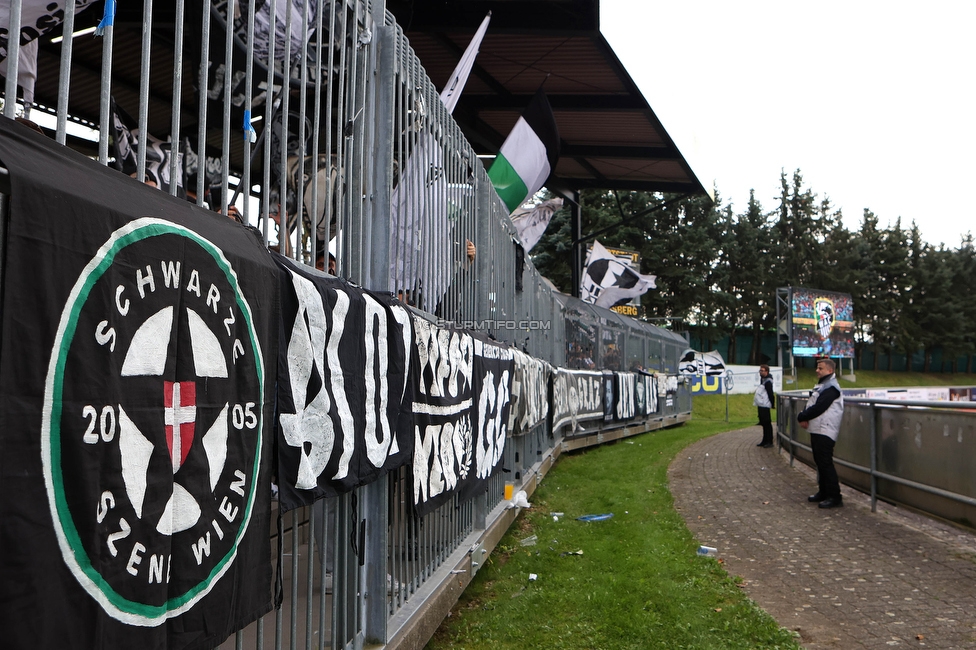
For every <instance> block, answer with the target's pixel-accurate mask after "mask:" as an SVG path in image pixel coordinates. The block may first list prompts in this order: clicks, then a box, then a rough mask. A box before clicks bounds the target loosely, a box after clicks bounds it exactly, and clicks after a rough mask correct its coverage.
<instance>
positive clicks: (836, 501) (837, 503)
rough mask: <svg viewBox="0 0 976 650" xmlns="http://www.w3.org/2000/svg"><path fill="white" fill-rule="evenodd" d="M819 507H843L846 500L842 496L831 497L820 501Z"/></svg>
mask: <svg viewBox="0 0 976 650" xmlns="http://www.w3.org/2000/svg"><path fill="white" fill-rule="evenodd" d="M817 507H818V508H842V507H844V500H843V499H841V498H840V497H832V498H830V499H824V500H823V501H821V502H820V505H819V506H817Z"/></svg>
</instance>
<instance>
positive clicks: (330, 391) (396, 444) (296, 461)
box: [275, 255, 413, 511]
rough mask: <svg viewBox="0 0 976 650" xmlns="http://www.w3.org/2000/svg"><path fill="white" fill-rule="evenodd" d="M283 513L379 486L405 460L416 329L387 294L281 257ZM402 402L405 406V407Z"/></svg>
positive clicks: (407, 456)
mask: <svg viewBox="0 0 976 650" xmlns="http://www.w3.org/2000/svg"><path fill="white" fill-rule="evenodd" d="M275 260H276V261H277V263H278V266H279V268H280V269H281V272H280V276H279V277H280V279H281V310H282V311H281V319H282V335H281V352H280V354H279V357H278V359H279V361H278V411H279V414H278V480H279V493H278V499H279V507H280V508H281V510H282V511H287V510H290V509H292V508H296V507H299V506H302V505H306V504H310V503H312V502H313V501H315V500H316V499H318V498H321V497H327V496H335V495H336V494H338V493H340V492H348V491H350V490H352V489H353V488H355V487H357V486H360V485H364V484H366V483H369V482H371V481H374V480H376V478H377V477H378V476H380V475H381V474H382V473H384V472H388V471H389V470H391V469H394V468H396V467H399V466H401V465H403V464H405V463H407V462H408V461H409V460H410V457H411V453H412V451H413V431H412V428H411V420H410V415H411V413H410V398H411V395H412V384H411V382H410V381H409V376H410V367H411V353H412V344H413V331H412V325H411V316H410V314H409V312H408V311H407V309H406V308H405V307H404V306H403V305H402V304H400V303H399V302H397V301H396V300H394V299H393V297H392V296H390V295H381V294H375V293H371V292H368V291H364V290H362V289H360V288H358V287H356V286H354V285H351V284H349V283H347V282H345V281H344V280H340V279H338V278H335V277H332V276H330V275H326V274H325V273H321V272H319V271H316V270H314V269H312V268H309V267H307V266H304V265H302V264H299V263H297V262H295V261H294V260H290V259H288V258H285V257H283V256H280V255H275ZM401 406H403V408H401Z"/></svg>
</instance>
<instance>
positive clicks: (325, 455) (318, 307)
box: [194, 273, 348, 564]
mask: <svg viewBox="0 0 976 650" xmlns="http://www.w3.org/2000/svg"><path fill="white" fill-rule="evenodd" d="M291 279H292V285H293V286H294V288H295V295H296V296H297V297H298V313H297V314H296V315H295V323H294V325H293V326H292V332H291V337H290V338H289V340H288V352H287V359H288V375H289V377H290V379H291V393H292V398H293V400H294V404H295V413H282V414H281V417H280V422H281V430H282V434H283V435H284V438H285V442H286V443H288V444H289V445H291V446H292V447H297V448H298V449H300V450H301V458H300V460H299V466H298V478H297V480H296V482H295V487H297V488H299V489H302V490H310V489H312V488H314V487H315V486H316V485H317V484H318V477H319V475H320V474H321V473H322V471H323V470H324V469H325V467H326V465H327V464H328V462H329V458H330V457H331V456H332V449H333V447H334V446H335V430H334V428H333V426H332V418H330V417H329V410H330V409H331V407H332V401H331V400H330V399H329V392H328V391H327V390H325V386H324V382H323V385H322V387H321V388H320V389H319V391H318V392H317V393H316V394H315V395H314V396H313V397H312V399H311V401H309V400H308V399H307V398H308V395H307V390H308V382H309V378H310V377H311V376H312V371H313V369H318V372H319V373H322V372H323V371H324V368H325V346H326V341H325V337H326V331H325V324H326V320H325V308H324V306H323V304H322V298H321V296H320V295H319V293H318V291H316V289H315V285H314V284H312V282H310V281H309V280H306V279H305V278H303V277H300V276H299V275H297V274H295V273H292V274H291ZM347 300H348V299H347ZM306 317H307V322H308V323H310V324H313V325H312V327H311V328H309V327H308V325H307V324H306ZM207 535H208V545H209V533H207ZM200 546H201V547H202V546H203V540H202V539H201V544H200ZM194 553H197V550H196V547H194ZM208 555H209V553H208ZM198 557H199V556H198ZM197 563H198V564H199V563H200V560H199V559H198V560H197Z"/></svg>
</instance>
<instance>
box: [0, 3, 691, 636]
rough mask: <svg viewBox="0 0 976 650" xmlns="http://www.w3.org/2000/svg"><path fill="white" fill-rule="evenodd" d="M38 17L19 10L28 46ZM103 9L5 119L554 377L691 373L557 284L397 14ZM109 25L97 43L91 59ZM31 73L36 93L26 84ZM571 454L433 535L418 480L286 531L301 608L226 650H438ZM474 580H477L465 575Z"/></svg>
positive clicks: (13, 48) (404, 473)
mask: <svg viewBox="0 0 976 650" xmlns="http://www.w3.org/2000/svg"><path fill="white" fill-rule="evenodd" d="M41 4H42V5H43V4H44V3H41ZM158 4H159V3H157V5H158ZM36 5H38V3H36V2H29V1H28V0H12V1H11V2H10V11H9V21H10V26H11V28H12V29H10V33H12V34H16V33H19V32H20V29H19V28H18V26H19V25H21V24H22V19H23V18H24V14H23V11H24V8H25V7H28V8H31V7H36ZM105 6H106V7H108V8H110V9H112V10H114V7H115V3H114V2H106V3H105ZM102 7H103V5H102V3H95V4H90V5H84V6H83V7H82V10H84V12H85V13H83V14H78V15H76V3H74V2H68V3H67V5H66V6H65V7H64V9H63V28H62V29H60V30H59V29H55V31H54V32H52V33H50V34H46V35H42V36H41V37H40V38H39V39H36V40H35V42H34V45H27V46H25V47H21V45H20V41H19V40H18V39H16V38H12V39H10V40H9V42H8V43H7V54H8V56H7V58H6V61H4V62H3V63H2V64H0V68H2V69H3V71H4V73H5V76H6V85H5V98H9V99H11V100H12V99H13V98H15V97H18V98H19V101H5V102H4V108H3V112H4V115H5V116H6V117H8V118H15V117H19V118H25V119H29V120H31V121H33V122H36V123H38V124H40V125H41V126H42V127H46V128H49V129H50V130H51V131H53V132H54V137H55V139H56V140H57V142H58V143H60V144H66V145H70V146H72V147H73V148H76V149H79V150H81V151H83V152H86V153H90V154H91V155H92V156H93V157H96V158H97V160H98V161H100V162H101V163H102V164H105V165H112V166H115V167H116V168H118V169H119V170H120V173H128V174H130V175H132V176H133V177H134V178H136V179H137V180H139V181H140V182H150V183H153V184H156V185H157V186H158V187H159V188H160V190H161V191H167V192H169V193H170V194H172V195H174V196H185V197H186V198H187V200H189V201H192V202H195V203H196V204H197V205H200V206H207V207H209V208H210V209H212V210H214V211H217V212H220V213H223V214H225V215H228V216H233V212H234V211H235V209H236V211H237V212H239V217H238V218H239V219H240V220H241V221H242V222H243V223H245V224H248V225H250V226H254V227H256V228H258V229H259V230H260V231H261V232H262V233H263V235H264V238H265V242H266V244H268V245H269V246H272V247H277V248H278V249H279V250H280V251H281V252H283V253H284V254H286V255H289V256H291V257H293V258H295V259H298V260H301V261H303V262H305V263H307V264H310V265H313V264H316V263H317V262H318V263H320V264H321V265H322V266H326V265H327V263H328V262H327V259H326V258H327V256H328V253H329V252H331V253H333V254H334V255H335V258H336V274H337V275H339V276H342V277H345V278H347V279H349V280H351V281H353V282H357V283H359V284H361V285H363V286H366V287H369V288H371V289H376V290H386V291H392V292H395V293H396V294H397V295H398V296H399V297H400V298H401V299H402V300H403V301H404V302H406V303H408V304H410V305H412V306H414V307H415V308H416V309H417V312H418V314H421V315H423V316H424V317H427V318H431V319H443V320H447V321H453V322H455V323H460V324H462V325H465V326H467V327H470V328H474V329H481V330H484V331H485V332H486V333H488V334H489V335H491V336H493V337H495V338H496V339H497V340H500V341H503V342H506V343H509V344H511V345H513V346H515V347H517V348H519V349H522V350H525V351H526V352H528V353H529V354H531V355H533V356H535V357H537V358H539V359H543V360H546V361H547V362H549V363H550V364H552V365H555V366H568V367H574V368H584V367H591V368H605V369H612V370H635V369H647V370H650V371H655V372H660V373H665V374H674V373H676V368H677V361H678V358H679V355H680V354H681V352H682V350H683V349H684V347H686V343H685V340H684V339H682V338H681V337H678V336H675V335H673V334H671V333H668V332H665V331H663V330H660V329H657V328H654V327H651V326H649V325H647V324H643V323H638V322H637V321H633V320H631V319H627V318H623V317H620V316H618V315H616V314H614V313H613V312H610V311H607V310H602V309H597V308H594V307H592V306H589V305H584V304H583V303H581V302H579V301H576V300H574V299H571V298H568V297H566V296H563V295H561V294H558V293H556V292H554V291H553V290H552V289H551V288H550V286H549V285H548V283H546V281H545V280H544V279H543V278H542V276H541V275H540V274H539V272H538V271H537V270H536V269H535V267H534V265H533V264H532V262H531V260H530V259H529V258H528V256H526V255H525V253H524V251H523V250H522V249H521V247H520V244H519V241H518V236H517V234H516V232H515V230H514V228H513V226H512V224H511V222H510V220H509V219H508V214H507V210H506V209H505V207H504V205H503V204H502V203H501V201H500V200H499V199H498V198H497V195H496V194H495V192H494V190H493V188H492V186H491V184H490V181H489V180H488V178H487V175H486V173H485V169H484V166H483V165H482V162H481V161H480V160H479V159H478V157H477V155H476V154H475V152H474V151H473V149H472V148H471V147H470V145H469V144H468V143H467V141H466V140H465V138H464V136H463V134H462V133H461V131H460V129H459V127H458V126H457V124H456V123H455V122H454V120H453V119H452V118H451V116H450V115H449V113H448V111H447V109H446V108H445V106H444V105H443V103H442V102H441V101H440V99H439V95H438V93H437V90H436V88H434V86H433V84H432V83H431V81H430V79H429V78H428V77H427V75H426V73H425V72H424V69H423V67H422V65H421V63H420V61H419V59H418V58H417V56H416V55H415V54H414V53H413V51H412V50H411V48H410V46H409V43H408V42H407V40H406V38H405V37H404V35H403V32H402V30H401V29H400V28H399V27H398V26H397V25H396V23H395V21H394V19H393V17H392V15H391V14H389V13H387V12H386V11H385V6H384V3H383V2H379V1H378V2H366V1H363V0H344V1H343V2H323V1H322V0H279V1H277V2H258V1H254V2H246V1H243V0H240V1H238V2H228V1H226V0H176V2H175V7H171V6H170V4H168V3H166V4H165V9H166V11H167V12H168V11H170V10H172V20H171V21H170V14H169V13H166V14H165V15H166V17H167V19H166V21H165V23H162V24H161V23H160V22H154V17H158V16H159V15H161V12H160V6H157V7H156V8H155V9H154V5H153V0H144V1H143V13H142V21H141V23H134V22H127V23H125V24H120V23H117V22H116V21H114V20H113V16H112V15H110V14H109V13H105V14H104V15H102V14H99V15H98V16H95V17H94V20H93V17H92V16H91V12H101V11H102ZM30 10H33V9H30ZM95 20H97V21H98V22H100V25H101V26H100V31H101V32H102V36H101V38H100V39H93V38H91V37H88V38H84V39H82V38H77V39H76V38H73V37H72V34H73V32H74V31H75V29H76V26H78V25H81V24H82V23H84V24H88V23H91V22H94V21H95ZM55 24H56V23H55ZM61 32H63V35H64V38H63V40H62V41H60V44H57V43H52V38H51V37H52V36H53V35H60V34H61ZM37 41H40V48H38V47H37V45H38V43H37ZM31 50H33V55H32V54H31ZM55 52H56V54H54V53H55ZM31 56H34V57H35V58H34V59H33V60H31V58H30V57H31ZM18 67H21V71H23V70H24V69H29V68H32V67H33V68H34V69H36V80H35V81H33V82H24V81H21V83H20V84H19V83H18ZM28 86H29V87H28ZM127 111H131V112H132V113H133V114H134V115H135V116H136V117H135V118H134V119H132V118H128V117H127V115H126V112H127ZM86 132H87V133H88V134H89V135H85V133H86ZM78 134H80V135H78ZM86 138H88V139H86ZM126 143H129V144H130V145H131V149H127V148H126V146H125V144H126ZM0 261H2V260H0ZM676 385H677V384H676ZM690 409H691V398H690V395H689V394H688V393H687V391H686V390H685V389H684V388H683V387H679V389H678V391H677V394H676V398H674V399H672V401H670V402H669V403H668V404H665V402H664V397H663V396H662V397H661V404H660V408H659V409H658V414H657V415H655V416H654V417H651V418H648V419H647V420H646V421H643V422H636V423H628V424H627V425H626V426H625V425H622V424H619V423H618V424H600V425H594V426H592V427H591V428H590V429H589V430H588V433H591V434H593V438H592V440H590V439H589V438H585V439H584V438H580V437H577V441H576V442H575V443H574V446H581V445H584V444H598V443H599V442H601V441H605V440H609V439H613V438H614V437H619V436H624V435H632V434H635V433H639V432H641V431H645V430H648V429H654V428H659V427H662V426H669V425H671V424H676V423H679V422H681V421H683V420H684V419H687V417H688V414H689V413H690ZM597 434H598V435H597ZM562 436H563V432H562V431H552V430H550V429H549V428H548V426H545V425H543V426H538V427H535V428H534V429H532V430H531V431H529V432H527V433H525V434H524V435H521V436H518V437H515V438H510V439H509V441H508V444H507V445H506V450H505V459H504V466H505V468H506V469H508V470H509V471H508V473H506V474H500V475H498V476H496V477H494V478H492V479H491V482H490V485H489V489H488V491H487V493H486V494H485V495H483V496H482V497H478V498H475V499H473V500H469V501H466V502H460V501H457V500H455V501H454V502H452V503H448V504H445V505H444V506H442V507H441V508H439V509H438V510H436V511H434V512H432V513H430V514H428V515H426V516H424V517H417V516H415V515H414V514H413V512H412V509H411V507H410V504H411V495H410V494H409V493H408V489H409V488H408V472H409V471H410V469H409V467H407V468H403V469H401V470H399V471H398V472H395V473H394V474H392V475H389V476H387V477H384V478H383V479H381V480H379V481H377V482H376V483H374V484H371V485H369V486H366V487H364V488H361V489H359V490H356V491H355V492H353V493H351V494H346V495H342V496H340V497H338V498H336V499H330V500H326V501H323V502H319V503H318V504H316V506H313V507H311V508H307V509H302V510H298V511H294V512H292V513H289V514H288V515H286V516H285V517H283V518H282V520H281V521H279V522H278V523H277V524H276V525H273V530H272V531H270V534H271V535H272V536H273V537H274V538H275V539H276V540H277V541H278V542H279V544H278V551H277V554H276V557H275V558H274V560H275V561H276V563H277V566H278V570H277V572H276V575H277V578H278V580H279V581H280V584H281V587H282V593H283V595H284V605H283V606H282V607H281V608H279V609H277V610H276V611H274V612H272V613H271V614H269V615H268V616H266V617H264V619H262V620H261V621H258V622H256V623H255V624H253V625H251V626H249V627H248V628H247V629H245V630H244V631H242V632H240V633H238V635H237V637H236V638H235V639H230V640H228V641H227V643H226V644H225V646H224V647H231V646H236V647H245V646H246V647H256V648H261V647H265V646H266V645H267V646H270V647H275V648H281V647H290V648H297V647H306V648H311V647H332V648H361V647H363V646H364V645H367V644H373V643H375V644H386V645H387V646H389V647H412V646H414V645H417V644H420V645H422V644H423V642H425V641H426V638H425V636H424V635H425V634H427V636H429V633H428V632H429V630H428V628H430V626H431V625H433V626H434V627H436V625H437V624H439V622H440V620H441V619H442V618H443V615H444V612H443V611H441V610H438V609H437V608H436V607H437V605H436V604H437V603H439V602H443V601H442V599H441V596H438V591H440V592H443V591H444V590H445V589H446V588H447V585H451V584H459V583H460V584H466V583H467V581H470V579H471V575H472V574H473V572H474V571H475V570H476V567H477V566H478V565H479V564H480V562H481V557H480V556H478V557H477V559H475V560H472V559H471V558H472V557H475V555H476V554H475V549H474V548H473V546H472V545H473V544H474V545H476V546H477V547H478V549H480V550H482V551H485V552H487V551H489V550H490V548H491V546H492V543H493V542H492V540H494V541H497V537H498V536H499V535H500V534H501V533H500V532H498V531H503V530H504V528H505V527H507V525H508V524H509V523H510V522H511V521H512V520H513V519H514V513H513V511H512V510H508V509H506V508H505V507H504V506H505V500H504V490H505V482H506V480H508V481H511V482H513V483H515V484H516V489H518V488H525V489H527V490H528V491H531V490H532V489H533V488H534V486H535V483H536V481H537V480H538V478H539V477H541V476H542V475H543V474H544V472H545V471H546V470H547V469H548V467H551V465H552V463H553V462H554V461H555V459H556V458H557V457H558V455H559V453H560V452H561V450H562V449H563V445H564V442H563V437H562ZM581 441H582V442H581ZM465 558H468V561H469V562H470V563H471V564H470V566H471V568H470V569H466V570H464V571H465V575H463V576H458V575H457V574H456V573H452V572H454V571H459V570H458V569H456V568H455V567H457V566H458V565H459V562H463V561H464V559H465ZM438 616H439V617H440V618H438ZM431 629H432V628H431Z"/></svg>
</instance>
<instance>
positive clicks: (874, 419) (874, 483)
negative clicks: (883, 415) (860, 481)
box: [871, 404, 880, 512]
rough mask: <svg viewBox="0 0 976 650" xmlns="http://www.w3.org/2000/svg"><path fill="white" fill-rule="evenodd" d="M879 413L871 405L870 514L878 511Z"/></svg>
mask: <svg viewBox="0 0 976 650" xmlns="http://www.w3.org/2000/svg"><path fill="white" fill-rule="evenodd" d="M879 415H880V411H878V407H877V406H875V405H874V404H872V405H871V512H877V511H878V416H879Z"/></svg>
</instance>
